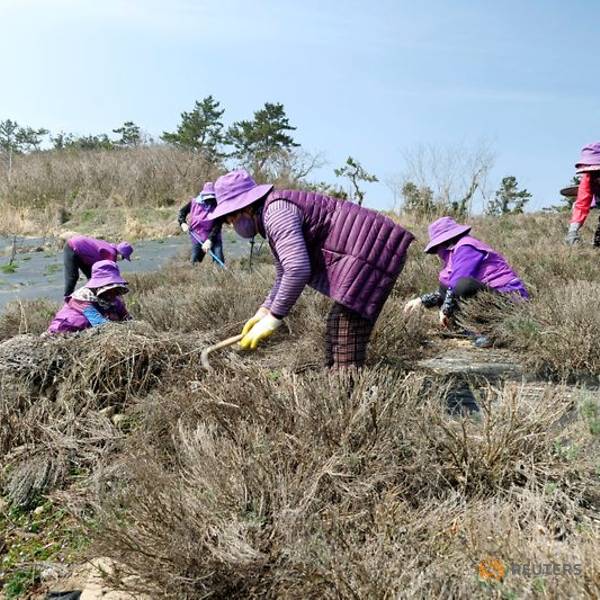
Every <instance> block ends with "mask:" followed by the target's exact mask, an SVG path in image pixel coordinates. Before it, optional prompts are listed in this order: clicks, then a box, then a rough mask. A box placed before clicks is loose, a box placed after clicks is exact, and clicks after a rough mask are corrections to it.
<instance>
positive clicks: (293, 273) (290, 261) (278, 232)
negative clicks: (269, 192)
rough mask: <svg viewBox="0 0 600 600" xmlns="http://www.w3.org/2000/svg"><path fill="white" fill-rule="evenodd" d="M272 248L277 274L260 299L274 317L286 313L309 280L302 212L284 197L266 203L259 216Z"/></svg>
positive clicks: (281, 316)
mask: <svg viewBox="0 0 600 600" xmlns="http://www.w3.org/2000/svg"><path fill="white" fill-rule="evenodd" d="M262 220H263V225H264V228H265V233H266V236H267V238H268V239H269V241H270V242H271V244H272V247H273V249H274V252H275V256H274V258H275V271H276V278H275V283H274V284H273V287H272V288H271V292H270V293H269V295H268V296H267V299H266V300H265V302H264V303H263V306H264V307H265V308H268V309H269V310H270V311H271V313H272V314H273V315H274V316H275V317H277V318H283V317H286V316H287V314H288V313H289V312H290V310H291V308H292V306H294V304H295V303H296V301H297V300H298V298H299V296H300V294H301V293H302V290H303V289H304V288H305V287H306V284H307V283H308V282H309V280H310V276H311V269H310V258H309V256H308V250H307V248H306V241H305V239H304V234H303V232H302V213H301V211H300V209H299V208H298V207H297V206H296V205H295V204H293V203H292V202H288V201H287V200H276V201H275V202H272V203H271V204H269V206H268V207H267V208H266V210H265V212H264V213H263V216H262Z"/></svg>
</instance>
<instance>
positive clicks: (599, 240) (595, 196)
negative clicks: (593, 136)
mask: <svg viewBox="0 0 600 600" xmlns="http://www.w3.org/2000/svg"><path fill="white" fill-rule="evenodd" d="M575 169H576V172H577V174H578V175H581V179H580V181H579V186H578V188H577V199H576V200H575V202H574V203H573V210H572V212H571V223H570V224H569V232H568V233H567V237H566V238H565V242H566V243H567V244H569V245H570V246H572V245H573V244H576V243H578V242H579V241H581V238H580V236H579V230H580V229H581V228H582V227H583V224H584V223H585V220H586V219H587V217H588V215H589V214H590V209H591V208H592V205H593V204H594V201H595V203H596V206H597V205H598V204H599V202H598V200H599V199H600V142H594V143H593V144H588V145H587V146H584V147H583V148H582V150H581V155H580V157H579V161H578V162H577V163H576V164H575ZM594 247H595V248H600V220H599V222H598V227H597V228H596V233H595V235H594Z"/></svg>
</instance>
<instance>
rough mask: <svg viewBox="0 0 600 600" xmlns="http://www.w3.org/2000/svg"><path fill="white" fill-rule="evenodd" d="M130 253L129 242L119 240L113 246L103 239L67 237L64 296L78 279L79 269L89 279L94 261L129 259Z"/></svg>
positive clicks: (71, 289) (70, 290)
mask: <svg viewBox="0 0 600 600" xmlns="http://www.w3.org/2000/svg"><path fill="white" fill-rule="evenodd" d="M132 254H133V247H132V246H131V244H130V243H129V242H121V243H120V244H117V245H116V246H115V245H113V244H110V243H109V242H106V241H104V240H97V239H95V238H91V237H84V236H83V235H75V236H73V237H71V238H69V239H68V240H67V243H66V244H65V248H64V263H65V293H64V295H65V297H66V296H70V295H71V294H72V293H73V290H74V289H75V286H76V285H77V281H78V280H79V271H81V272H82V273H83V274H84V275H85V276H86V277H87V278H88V279H89V278H90V277H91V274H92V266H93V265H94V263H97V262H98V261H100V260H112V261H115V262H116V261H117V260H118V259H119V258H124V259H125V260H131V255H132Z"/></svg>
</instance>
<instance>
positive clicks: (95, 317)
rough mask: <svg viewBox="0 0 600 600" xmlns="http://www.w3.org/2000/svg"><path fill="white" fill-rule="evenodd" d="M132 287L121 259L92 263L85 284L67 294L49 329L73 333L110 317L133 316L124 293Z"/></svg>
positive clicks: (105, 320)
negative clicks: (124, 298)
mask: <svg viewBox="0 0 600 600" xmlns="http://www.w3.org/2000/svg"><path fill="white" fill-rule="evenodd" d="M128 291H129V287H128V284H127V282H126V281H125V280H124V279H123V277H121V273H120V272H119V267H118V266H117V263H116V262H114V261H112V260H101V261H98V262H96V263H94V265H93V266H92V276H91V278H90V280H89V281H88V282H87V283H86V284H85V286H83V287H81V288H79V289H78V290H76V291H75V292H74V293H73V294H72V295H70V296H68V297H67V298H65V303H64V305H63V307H62V308H61V309H60V310H59V311H58V312H57V313H56V315H55V317H54V319H53V320H52V323H50V327H48V333H73V332H75V331H82V330H83V329H87V328H89V327H98V326H99V325H103V324H105V323H109V322H110V321H126V320H129V319H130V318H131V317H130V316H129V313H128V312H127V308H126V307H125V303H124V302H123V300H122V299H121V296H123V295H124V294H126V293H127V292H128Z"/></svg>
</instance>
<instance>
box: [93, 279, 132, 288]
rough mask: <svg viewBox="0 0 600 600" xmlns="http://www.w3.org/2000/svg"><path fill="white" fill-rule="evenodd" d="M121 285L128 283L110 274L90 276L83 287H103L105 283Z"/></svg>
mask: <svg viewBox="0 0 600 600" xmlns="http://www.w3.org/2000/svg"><path fill="white" fill-rule="evenodd" d="M112 284H116V285H122V286H125V287H127V286H128V285H129V284H128V283H127V281H125V280H124V279H123V278H122V277H117V276H111V277H98V278H94V277H92V278H91V279H90V280H89V281H88V282H87V283H86V284H85V287H87V288H92V289H95V290H97V289H98V288H101V287H104V286H106V285H112Z"/></svg>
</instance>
